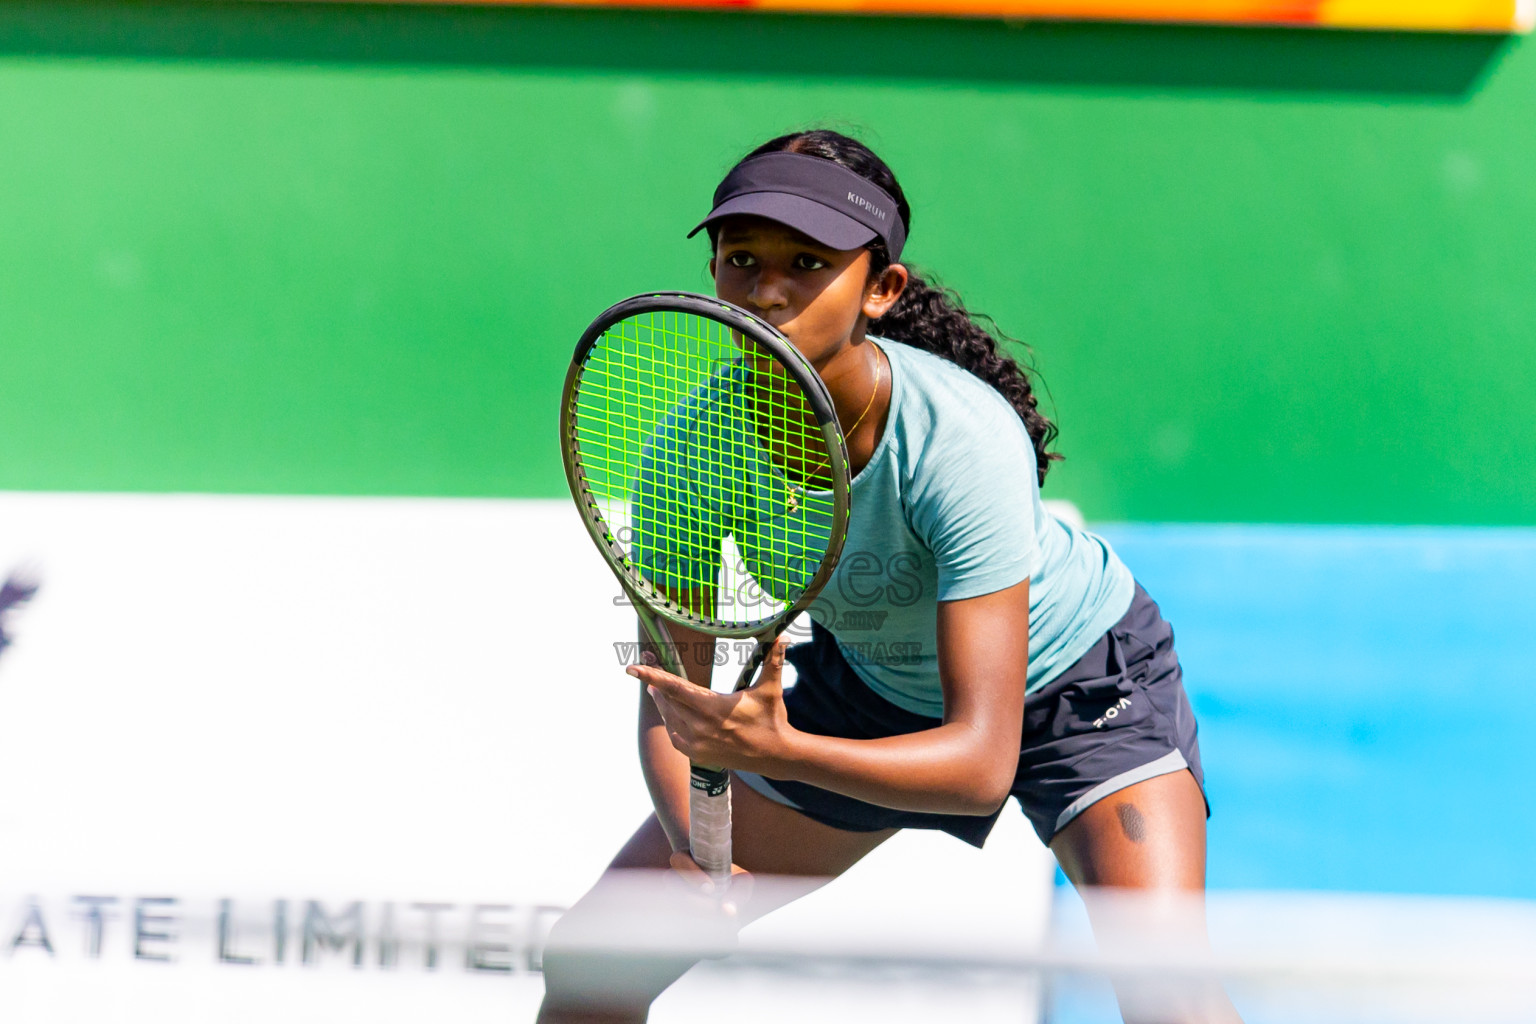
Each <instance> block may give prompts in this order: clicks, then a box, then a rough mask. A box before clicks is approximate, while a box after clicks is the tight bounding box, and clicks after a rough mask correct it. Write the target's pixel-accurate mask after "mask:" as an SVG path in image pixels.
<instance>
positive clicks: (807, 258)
mask: <svg viewBox="0 0 1536 1024" xmlns="http://www.w3.org/2000/svg"><path fill="white" fill-rule="evenodd" d="M826 265H827V262H826V260H820V259H817V258H816V257H815V256H812V255H811V254H810V253H808V252H803V253H801V254H800V255H799V256H796V257H795V268H796V269H797V270H820V269H821V268H822V267H825V266H826Z"/></svg>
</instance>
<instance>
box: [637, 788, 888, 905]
mask: <svg viewBox="0 0 1536 1024" xmlns="http://www.w3.org/2000/svg"><path fill="white" fill-rule="evenodd" d="M897 831H898V830H897V829H881V830H879V831H877V832H852V831H848V830H846V829H840V828H833V827H832V826H830V825H823V824H822V823H821V822H819V821H812V820H811V819H810V818H807V817H806V816H805V815H803V814H801V813H800V812H799V811H797V810H795V809H794V808H792V807H786V806H785V805H783V804H780V803H777V802H775V801H773V800H770V799H768V798H767V797H765V796H763V795H762V794H761V793H759V792H757V791H756V790H754V789H752V788H751V787H750V786H747V785H744V784H742V783H741V782H740V781H737V780H735V779H733V780H732V781H731V850H732V859H733V860H734V861H735V862H736V863H737V864H738V865H739V866H741V867H743V868H745V869H746V870H747V871H750V872H751V873H752V874H754V875H777V876H781V877H784V878H798V879H800V880H801V884H800V885H774V886H772V887H767V886H764V887H757V888H756V889H755V890H754V893H753V899H752V902H751V904H750V906H749V907H748V908H743V909H744V910H746V911H747V913H748V916H750V917H759V916H761V915H762V914H765V913H767V912H768V911H769V910H772V909H773V908H774V907H775V906H782V905H783V904H784V903H785V902H788V900H790V899H794V898H796V897H798V896H800V895H803V894H804V893H807V892H810V891H811V890H813V889H815V888H817V887H818V886H820V885H821V884H823V883H824V882H826V881H828V880H830V879H832V878H836V877H837V876H838V875H840V874H842V873H843V872H844V871H846V870H848V869H849V868H850V867H852V866H853V865H854V864H856V863H858V861H860V860H861V859H863V857H864V856H865V854H867V853H869V852H870V851H871V850H873V849H875V847H877V846H879V845H880V844H881V843H883V842H885V841H886V840H887V839H889V838H890V837H891V836H893V835H895V834H896V832H897ZM671 855H672V845H671V843H670V842H668V840H667V836H666V833H665V832H663V831H662V828H661V823H660V822H658V821H657V820H656V816H655V815H654V814H652V815H651V816H650V817H649V818H647V819H646V820H645V821H644V823H642V824H641V826H640V827H639V828H638V829H637V830H636V831H635V834H634V835H633V836H631V837H630V839H629V841H628V842H627V843H625V844H624V846H623V848H622V849H620V850H619V853H618V855H617V856H616V857H614V859H613V862H612V863H611V864H609V866H608V867H609V870H610V871H623V870H630V869H654V870H661V869H665V868H666V867H667V861H668V858H670V857H671Z"/></svg>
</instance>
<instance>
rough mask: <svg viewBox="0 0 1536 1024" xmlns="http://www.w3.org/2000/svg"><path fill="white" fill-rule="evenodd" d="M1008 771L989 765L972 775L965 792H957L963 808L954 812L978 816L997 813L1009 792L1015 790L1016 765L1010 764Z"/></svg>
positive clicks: (982, 816) (959, 802)
mask: <svg viewBox="0 0 1536 1024" xmlns="http://www.w3.org/2000/svg"><path fill="white" fill-rule="evenodd" d="M1007 767H1008V770H1007V771H1006V772H1004V771H1002V770H1001V769H994V768H992V766H990V765H989V766H987V767H986V768H984V769H983V770H981V771H979V772H976V773H974V774H973V775H972V777H971V784H970V785H968V786H966V787H965V790H964V792H963V793H959V794H957V796H958V798H959V799H958V800H957V801H956V802H957V803H958V804H959V805H960V807H961V808H963V809H956V810H955V811H954V812H952V813H956V814H972V815H975V816H977V817H981V818H984V817H987V816H988V815H991V814H996V813H997V811H998V810H999V809H1001V808H1002V806H1003V803H1004V802H1005V801H1007V799H1008V794H1010V793H1011V792H1013V779H1014V775H1015V770H1014V769H1015V766H1014V765H1008V766H1007Z"/></svg>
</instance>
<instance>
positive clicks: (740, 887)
mask: <svg viewBox="0 0 1536 1024" xmlns="http://www.w3.org/2000/svg"><path fill="white" fill-rule="evenodd" d="M668 863H669V864H670V866H671V868H672V873H673V875H674V876H675V877H676V878H677V879H678V880H679V881H680V882H681V883H682V884H683V885H684V886H685V887H686V888H687V890H688V892H689V893H691V894H693V895H695V896H699V897H702V898H705V899H708V900H710V901H712V902H715V901H717V902H718V903H719V905H720V909H721V911H722V912H724V914H725V915H726V916H727V917H736V916H738V915H739V914H740V912H741V908H742V907H744V906H745V905H746V904H747V902H748V901H749V900H750V899H751V898H752V873H751V872H750V871H748V870H747V869H746V868H744V867H742V866H741V865H740V864H732V865H731V882H730V885H729V886H728V887H727V888H726V890H725V894H724V898H721V897H720V894H719V893H718V892H717V889H716V885H715V882H714V880H713V879H711V878H710V877H709V875H708V874H707V873H706V872H705V871H704V869H703V868H701V867H699V865H698V864H697V863H696V862H695V861H694V859H693V857H692V856H691V855H690V854H689V853H688V851H687V850H674V851H673V852H672V856H671V857H670V858H669V859H668Z"/></svg>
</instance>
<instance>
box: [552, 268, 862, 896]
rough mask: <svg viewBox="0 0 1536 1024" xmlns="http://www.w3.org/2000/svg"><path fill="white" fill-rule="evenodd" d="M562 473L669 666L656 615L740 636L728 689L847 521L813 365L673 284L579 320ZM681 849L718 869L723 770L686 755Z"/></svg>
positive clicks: (761, 329)
mask: <svg viewBox="0 0 1536 1024" xmlns="http://www.w3.org/2000/svg"><path fill="white" fill-rule="evenodd" d="M560 446H561V452H562V455H563V457H564V461H565V475H566V480H567V481H568V482H569V484H570V488H571V495H572V497H574V498H575V499H576V505H577V507H578V508H579V509H580V510H581V514H582V519H583V521H584V522H585V523H586V526H587V530H588V532H589V533H590V534H591V535H592V539H593V541H594V542H595V543H596V544H597V549H598V551H600V552H601V553H602V555H603V558H604V559H606V560H607V562H608V566H609V568H611V569H612V570H613V572H614V575H615V576H617V577H618V580H619V584H620V585H621V586H622V587H623V588H624V590H625V592H626V594H627V595H628V596H629V598H630V600H631V601H632V602H633V603H634V606H635V611H636V612H637V613H638V614H639V617H640V624H641V628H642V630H643V631H644V633H645V636H646V638H647V639H648V640H649V642H650V644H651V645H652V646H653V647H654V648H655V650H656V651H657V653H658V655H659V656H660V658H661V659H662V665H663V667H665V668H666V669H667V671H669V672H672V673H674V674H676V675H684V674H685V673H684V670H683V666H682V662H681V661H680V659H679V657H678V654H679V651H678V648H677V647H676V646H675V645H674V644H672V642H671V640H670V637H669V635H668V634H667V632H666V628H665V626H664V622H675V623H679V624H681V625H684V626H688V627H690V628H692V629H695V630H698V631H700V632H703V633H706V634H709V635H711V636H714V637H717V638H726V639H731V638H735V639H745V638H751V639H753V640H754V641H756V643H755V644H754V646H753V648H752V651H751V655H750V657H749V658H748V660H747V663H746V665H745V667H744V668H743V669H742V672H741V675H740V677H739V678H738V679H737V682H736V688H737V689H741V688H743V687H745V686H747V685H749V684H750V683H751V681H752V678H753V676H754V675H755V674H756V672H757V669H758V667H759V666H760V665H761V664H762V661H763V658H764V656H765V655H766V654H767V653H768V651H769V650H770V649H771V647H772V645H773V642H774V641H775V640H777V639H778V636H779V634H780V633H782V632H783V631H784V628H785V627H786V626H787V625H789V622H790V620H792V619H793V618H794V617H795V616H796V615H798V614H799V613H800V612H801V611H803V610H804V609H806V608H807V607H809V606H810V604H811V602H812V601H814V600H815V598H816V595H817V594H818V593H819V592H820V591H821V588H822V586H823V585H825V583H826V581H827V579H828V578H829V577H830V576H831V574H832V570H833V569H834V568H835V567H836V565H837V559H838V555H839V554H840V553H841V551H842V547H843V541H844V539H845V537H846V535H847V529H848V485H849V479H848V455H847V451H846V449H845V447H844V442H843V435H842V431H841V429H840V428H839V426H838V422H837V415H836V413H835V412H834V410H833V406H832V399H831V396H830V395H828V394H827V389H826V386H825V385H824V384H822V382H821V378H820V377H818V376H817V374H816V371H815V369H814V368H813V367H812V366H811V365H810V363H809V362H807V361H806V360H805V358H804V357H802V356H801V355H800V353H799V352H798V351H796V350H795V348H794V346H793V345H791V344H790V342H789V340H788V339H787V338H785V337H784V336H783V335H782V334H780V333H779V332H778V331H776V330H775V329H774V328H773V327H771V326H769V325H768V324H767V323H765V322H764V321H762V320H760V319H758V318H757V317H755V316H753V315H752V314H751V313H748V312H747V311H745V310H743V309H739V308H737V307H736V306H733V305H731V304H729V303H727V302H723V301H721V300H719V299H713V298H709V297H707V296H703V295H693V294H690V293H687V292H660V293H656V294H650V295H639V296H636V297H634V298H631V299H626V300H625V301H623V302H620V303H619V304H618V305H616V306H613V307H612V308H610V309H608V310H607V311H606V312H604V313H603V314H602V315H601V316H599V317H598V318H597V319H596V320H594V321H593V322H592V325H591V326H590V327H588V328H587V330H586V332H585V333H584V334H582V336H581V341H580V342H578V343H577V346H576V353H575V355H574V356H573V357H572V358H571V367H570V371H569V372H568V373H567V375H566V379H565V394H564V396H563V398H562V400H561V404H560ZM691 782H692V788H691V790H690V794H689V836H688V840H689V846H690V848H691V853H692V855H693V858H694V860H695V861H697V862H698V864H699V866H700V867H702V868H703V869H704V870H705V871H707V872H708V873H709V874H710V875H711V876H712V877H713V878H715V879H717V880H724V879H728V878H729V877H730V870H731V803H730V788H729V776H728V774H727V773H726V772H725V771H724V770H723V769H721V768H720V767H718V766H711V765H700V764H694V765H693V766H692V775H691Z"/></svg>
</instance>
